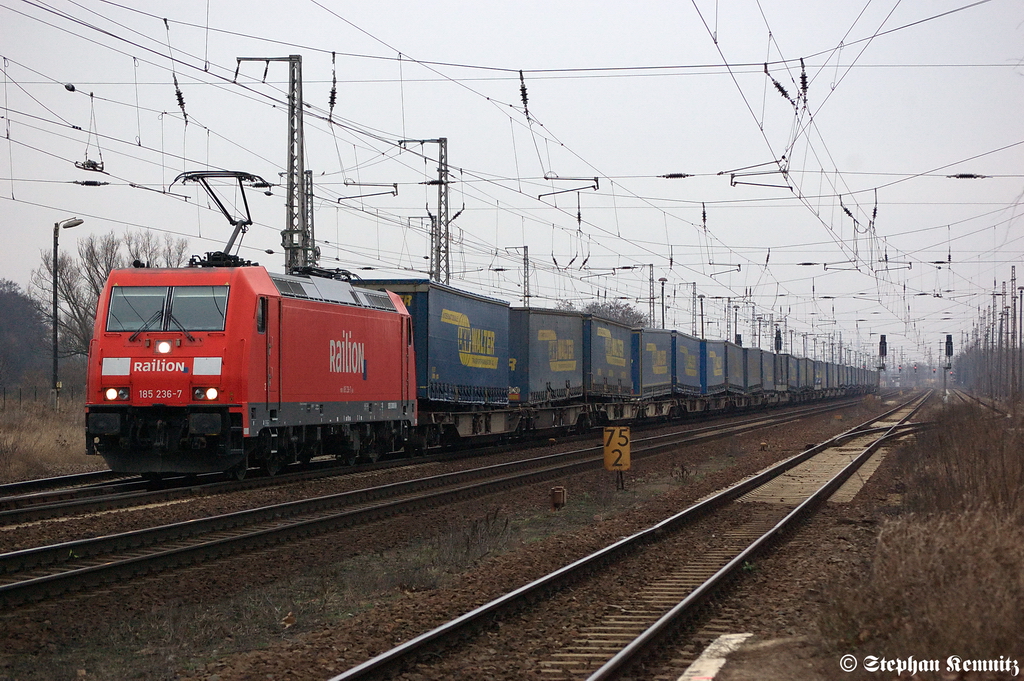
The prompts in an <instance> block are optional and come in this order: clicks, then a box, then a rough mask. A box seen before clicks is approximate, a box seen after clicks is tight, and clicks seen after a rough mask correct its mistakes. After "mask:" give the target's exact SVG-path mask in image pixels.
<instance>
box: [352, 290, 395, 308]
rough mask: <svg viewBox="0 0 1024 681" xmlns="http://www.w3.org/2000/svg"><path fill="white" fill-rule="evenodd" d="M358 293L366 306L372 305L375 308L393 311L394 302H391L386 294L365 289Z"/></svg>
mask: <svg viewBox="0 0 1024 681" xmlns="http://www.w3.org/2000/svg"><path fill="white" fill-rule="evenodd" d="M359 293H360V294H361V295H362V297H363V300H364V301H366V305H367V307H372V308H374V309H375V310H390V311H391V312H394V311H395V304H394V303H392V302H391V298H389V297H388V296H387V295H384V294H381V293H376V292H374V291H367V290H363V291H360V292H359Z"/></svg>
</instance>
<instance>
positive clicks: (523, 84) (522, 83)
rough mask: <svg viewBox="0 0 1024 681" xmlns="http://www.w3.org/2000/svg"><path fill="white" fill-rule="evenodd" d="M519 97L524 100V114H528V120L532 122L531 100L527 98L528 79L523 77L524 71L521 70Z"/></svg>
mask: <svg viewBox="0 0 1024 681" xmlns="http://www.w3.org/2000/svg"><path fill="white" fill-rule="evenodd" d="M519 96H520V97H522V99H523V112H524V113H526V120H530V105H529V103H528V102H529V98H528V97H527V96H526V79H525V78H524V77H523V71H522V69H520V70H519Z"/></svg>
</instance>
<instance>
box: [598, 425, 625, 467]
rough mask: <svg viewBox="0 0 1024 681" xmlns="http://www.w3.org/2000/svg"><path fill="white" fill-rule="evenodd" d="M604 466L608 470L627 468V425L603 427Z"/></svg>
mask: <svg viewBox="0 0 1024 681" xmlns="http://www.w3.org/2000/svg"><path fill="white" fill-rule="evenodd" d="M604 467H605V470H609V471H628V470H629V426H610V427H606V428H605V429H604Z"/></svg>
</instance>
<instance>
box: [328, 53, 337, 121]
mask: <svg viewBox="0 0 1024 681" xmlns="http://www.w3.org/2000/svg"><path fill="white" fill-rule="evenodd" d="M337 101H338V75H337V71H335V67H334V53H333V52H331V94H330V96H329V97H328V98H327V104H328V105H329V107H330V110H329V111H328V113H327V120H331V117H332V116H333V115H334V104H335V103H336V102H337Z"/></svg>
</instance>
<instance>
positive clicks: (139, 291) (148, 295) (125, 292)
mask: <svg viewBox="0 0 1024 681" xmlns="http://www.w3.org/2000/svg"><path fill="white" fill-rule="evenodd" d="M166 301H167V287H166V286H115V287H114V288H113V289H112V290H111V292H110V311H109V312H108V313H107V331H139V330H140V329H142V330H146V329H153V330H159V329H161V328H163V319H162V317H163V312H164V303H165V302H166Z"/></svg>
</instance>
